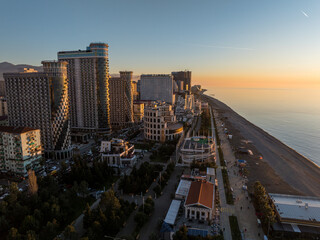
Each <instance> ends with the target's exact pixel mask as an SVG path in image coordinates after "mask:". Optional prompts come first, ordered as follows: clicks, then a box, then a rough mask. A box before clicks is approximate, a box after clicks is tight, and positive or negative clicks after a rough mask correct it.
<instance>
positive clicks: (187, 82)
mask: <svg viewBox="0 0 320 240" xmlns="http://www.w3.org/2000/svg"><path fill="white" fill-rule="evenodd" d="M171 74H172V76H173V80H174V81H176V83H177V85H178V87H179V91H182V90H184V91H187V92H188V93H189V94H190V93H191V71H180V72H172V73H171ZM182 83H183V84H182ZM182 86H183V89H181V87H182Z"/></svg>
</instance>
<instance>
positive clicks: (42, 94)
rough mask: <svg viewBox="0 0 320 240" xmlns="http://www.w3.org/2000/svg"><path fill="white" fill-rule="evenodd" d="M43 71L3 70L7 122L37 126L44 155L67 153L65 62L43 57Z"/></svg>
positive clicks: (67, 109)
mask: <svg viewBox="0 0 320 240" xmlns="http://www.w3.org/2000/svg"><path fill="white" fill-rule="evenodd" d="M42 64H43V69H44V72H23V73H4V74H3V75H4V79H5V81H6V92H7V100H8V118H9V125H10V126H15V127H31V128H35V129H40V131H41V142H42V144H43V148H44V152H45V156H46V157H47V158H54V159H68V158H70V157H71V148H70V144H71V138H70V122H69V96H68V80H67V62H55V61H43V62H42Z"/></svg>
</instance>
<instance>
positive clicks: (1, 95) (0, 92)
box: [0, 81, 6, 97]
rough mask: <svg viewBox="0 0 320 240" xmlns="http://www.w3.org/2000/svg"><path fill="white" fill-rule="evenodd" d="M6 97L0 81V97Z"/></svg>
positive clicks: (2, 83) (4, 87)
mask: <svg viewBox="0 0 320 240" xmlns="http://www.w3.org/2000/svg"><path fill="white" fill-rule="evenodd" d="M5 96H6V86H5V83H4V81H0V97H5Z"/></svg>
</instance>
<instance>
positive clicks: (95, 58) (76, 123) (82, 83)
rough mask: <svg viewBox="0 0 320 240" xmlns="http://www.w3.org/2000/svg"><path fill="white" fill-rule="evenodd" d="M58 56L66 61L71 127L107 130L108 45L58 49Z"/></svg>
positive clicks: (108, 121) (78, 129)
mask: <svg viewBox="0 0 320 240" xmlns="http://www.w3.org/2000/svg"><path fill="white" fill-rule="evenodd" d="M58 59H59V61H66V62H68V67H67V72H68V79H69V96H70V114H71V116H70V117H71V128H72V129H73V130H75V131H85V132H98V133H101V134H106V133H107V134H108V133H110V129H111V128H110V106H109V60H108V44H105V43H91V44H90V46H89V47H87V49H86V50H79V51H61V52H58Z"/></svg>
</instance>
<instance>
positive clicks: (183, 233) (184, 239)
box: [173, 226, 188, 240]
mask: <svg viewBox="0 0 320 240" xmlns="http://www.w3.org/2000/svg"><path fill="white" fill-rule="evenodd" d="M187 233H188V229H187V227H186V226H182V227H180V229H179V231H177V232H176V233H175V234H174V235H173V240H188V235H187Z"/></svg>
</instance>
